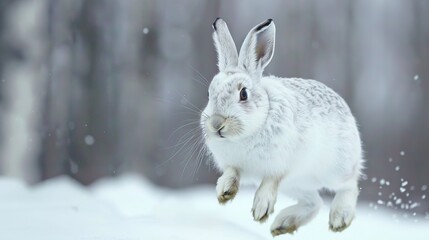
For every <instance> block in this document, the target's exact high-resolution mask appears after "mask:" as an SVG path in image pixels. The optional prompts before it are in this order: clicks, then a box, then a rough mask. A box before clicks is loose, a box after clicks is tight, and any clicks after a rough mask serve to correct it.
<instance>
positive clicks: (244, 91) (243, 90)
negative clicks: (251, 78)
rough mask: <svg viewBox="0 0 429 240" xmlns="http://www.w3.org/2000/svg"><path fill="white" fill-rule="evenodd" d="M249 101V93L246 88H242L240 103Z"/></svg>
mask: <svg viewBox="0 0 429 240" xmlns="http://www.w3.org/2000/svg"><path fill="white" fill-rule="evenodd" d="M246 100H247V91H246V88H242V89H241V91H240V101H246Z"/></svg>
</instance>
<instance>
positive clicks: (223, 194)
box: [216, 173, 239, 204]
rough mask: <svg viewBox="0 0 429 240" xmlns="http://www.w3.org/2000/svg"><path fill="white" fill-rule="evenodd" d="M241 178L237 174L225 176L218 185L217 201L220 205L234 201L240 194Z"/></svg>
mask: <svg viewBox="0 0 429 240" xmlns="http://www.w3.org/2000/svg"><path fill="white" fill-rule="evenodd" d="M238 185H239V178H238V176H237V175H235V174H227V173H225V174H223V175H222V176H221V177H220V178H219V179H218V180H217V185H216V192H217V200H218V201H219V203H220V204H225V203H226V202H228V201H230V200H232V199H234V197H235V195H236V194H237V192H238Z"/></svg>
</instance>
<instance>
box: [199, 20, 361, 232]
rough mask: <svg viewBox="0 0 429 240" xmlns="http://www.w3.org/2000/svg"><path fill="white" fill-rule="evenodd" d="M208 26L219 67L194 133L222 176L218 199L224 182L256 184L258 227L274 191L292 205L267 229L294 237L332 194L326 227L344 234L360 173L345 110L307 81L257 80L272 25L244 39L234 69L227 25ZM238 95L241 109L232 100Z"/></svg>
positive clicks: (353, 129)
mask: <svg viewBox="0 0 429 240" xmlns="http://www.w3.org/2000/svg"><path fill="white" fill-rule="evenodd" d="M214 26H216V27H214V28H215V34H214V35H213V37H214V39H215V45H216V49H217V52H218V55H219V59H224V60H222V61H223V62H222V63H219V69H220V72H219V73H218V74H217V75H216V76H215V77H214V78H213V81H212V82H211V84H210V87H209V102H208V104H207V107H206V108H205V109H204V111H203V114H202V117H201V126H202V128H203V131H204V133H205V143H206V145H207V147H208V149H209V150H210V152H211V154H212V156H213V159H214V162H215V164H216V166H217V167H218V168H219V169H220V170H221V171H222V172H224V171H225V174H226V175H224V176H222V177H221V178H220V179H219V181H218V186H217V190H218V197H219V195H222V193H223V192H225V191H228V188H229V187H230V185H231V184H230V183H231V181H230V179H231V178H235V179H239V180H240V181H241V182H243V181H244V182H253V183H259V182H261V181H262V182H261V184H260V187H259V188H258V191H257V192H256V194H255V199H254V204H253V208H252V210H253V211H252V213H253V217H254V219H255V220H257V221H263V220H265V218H266V216H265V215H267V216H268V214H270V213H272V212H273V209H274V204H275V202H276V196H277V191H278V189H279V190H281V191H282V192H284V193H286V194H288V195H289V196H291V197H293V198H295V199H296V200H298V203H297V205H294V206H291V207H288V208H285V209H284V210H282V211H281V212H280V214H279V215H278V216H277V218H276V219H275V221H274V223H273V225H272V227H271V230H272V234H273V235H278V234H282V233H289V232H293V231H294V230H295V229H296V228H298V227H300V226H302V225H304V224H306V223H307V222H309V221H310V220H311V219H312V218H313V217H314V216H315V215H316V214H317V212H318V210H319V208H320V206H321V205H322V204H321V202H322V200H321V198H320V196H319V194H318V190H320V189H322V188H325V189H329V190H332V191H337V194H336V196H335V199H334V201H333V204H332V207H331V214H330V227H331V230H333V231H341V230H343V229H344V228H345V227H347V226H349V225H350V223H351V220H352V219H353V218H354V211H355V210H354V209H355V206H356V199H357V196H358V188H357V184H358V180H359V178H360V175H361V169H362V165H363V157H362V148H361V141H360V136H359V132H358V129H357V126H356V122H355V119H354V117H353V115H352V114H351V112H350V109H349V108H348V106H347V104H346V103H345V102H344V100H343V99H342V98H341V97H340V96H338V94H336V93H335V92H334V91H333V90H331V89H330V88H328V87H326V86H325V85H323V84H321V83H319V82H316V81H313V80H304V79H295V78H292V79H290V78H277V77H274V76H268V77H263V76H262V72H263V69H264V68H265V66H267V65H268V63H269V61H270V60H271V58H272V54H273V53H274V38H275V26H274V22H272V21H266V22H264V23H261V24H259V25H257V26H256V27H254V28H253V29H252V30H251V31H250V32H249V34H248V35H247V37H246V39H245V40H244V44H243V46H242V48H241V50H240V55H239V56H238V61H237V60H236V59H235V57H236V55H235V54H234V53H232V54H225V52H227V51H235V47H232V46H231V44H233V42H232V43H231V41H232V37H228V36H230V33H229V31H228V28H227V26H226V23H225V22H224V21H223V20H221V19H220V20H217V21H216V22H215V23H214ZM258 29H259V30H258ZM217 36H223V37H222V38H218V37H217ZM223 46H225V47H223ZM234 46H235V45H234ZM229 57H232V58H233V59H229V60H228V58H229ZM225 59H226V60H225ZM225 63H228V64H225ZM243 87H245V88H246V91H247V93H248V99H247V100H246V101H240V97H239V96H240V95H239V94H240V91H241V89H242V88H243ZM219 119H221V120H219ZM219 121H223V122H222V123H221V124H220V123H219ZM214 124H216V126H214ZM234 194H235V192H234Z"/></svg>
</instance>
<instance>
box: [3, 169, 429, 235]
mask: <svg viewBox="0 0 429 240" xmlns="http://www.w3.org/2000/svg"><path fill="white" fill-rule="evenodd" d="M0 189H1V190H0V202H1V204H0V212H1V214H0V236H1V237H0V238H1V239H6V240H7V239H35V240H38V239H43V240H49V239H52V240H53V239H55V240H57V239H60V240H62V239H66V240H68V239H84V240H86V239H88V240H89V239H91V240H92V239H96V240H97V239H100V240H101V239H103V240H110V239H112V240H125V239H127V240H128V239H130V240H133V239H149V240H152V239H154V240H157V239H190V240H192V239H216V240H219V239H272V237H271V235H270V232H269V227H270V223H271V222H272V220H273V217H270V219H269V220H268V222H267V223H265V224H259V223H256V222H254V221H253V220H252V217H251V214H250V208H251V206H252V200H253V194H254V191H255V190H254V189H251V188H244V189H241V190H240V192H239V193H238V196H237V197H236V199H235V200H234V201H233V202H232V203H230V204H226V205H225V206H220V205H219V204H218V203H217V200H216V197H215V190H214V187H213V186H202V187H194V188H189V189H186V190H170V189H164V188H159V187H155V186H154V185H152V184H150V183H149V182H148V181H146V180H145V179H143V178H141V177H138V176H135V175H124V176H120V177H116V178H110V179H103V180H100V181H98V182H96V183H95V184H93V185H91V186H90V187H87V188H85V187H83V186H81V185H80V184H78V183H77V182H75V181H74V180H72V179H70V178H68V177H57V178H54V179H51V180H48V181H45V182H43V183H41V184H39V185H36V186H31V187H30V186H27V185H25V184H23V183H22V182H21V181H18V180H13V179H8V178H0ZM326 202H329V201H326ZM378 203H379V204H380V202H378ZM383 203H384V202H383ZM289 204H292V202H291V201H290V200H288V199H287V198H285V197H284V196H279V199H278V201H277V209H276V210H277V211H276V212H275V213H274V214H277V213H278V210H279V209H280V208H281V207H284V206H287V205H289ZM373 206H374V205H373ZM376 207H377V206H375V207H373V208H372V209H371V208H368V207H367V204H360V205H359V207H358V210H357V217H356V219H355V220H354V222H353V224H352V225H351V226H350V228H349V229H347V230H345V231H344V232H342V233H332V232H330V231H329V230H328V216H329V208H328V205H326V206H324V207H323V209H322V210H321V212H320V213H319V215H318V216H317V217H316V218H315V219H314V220H313V221H312V222H310V223H309V224H308V225H307V226H304V227H302V228H301V229H299V230H298V232H297V233H295V234H294V236H281V237H278V239H286V238H288V239H351V240H353V239H401V240H402V239H413V240H414V239H416V240H419V239H428V233H429V230H428V229H429V219H427V218H426V219H425V218H422V217H421V216H420V217H419V215H418V214H414V212H413V213H412V214H411V212H410V213H409V214H406V215H405V214H403V213H404V212H399V211H396V212H394V211H388V210H386V209H383V206H380V208H376ZM375 209H378V210H375ZM401 216H403V217H401Z"/></svg>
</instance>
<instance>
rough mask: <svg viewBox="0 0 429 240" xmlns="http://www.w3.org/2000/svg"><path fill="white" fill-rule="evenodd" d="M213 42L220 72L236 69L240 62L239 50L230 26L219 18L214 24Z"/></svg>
mask: <svg viewBox="0 0 429 240" xmlns="http://www.w3.org/2000/svg"><path fill="white" fill-rule="evenodd" d="M213 30H214V32H213V40H214V45H215V47H216V51H217V57H218V66H219V71H220V72H222V71H224V70H225V69H226V68H227V67H236V66H237V62H238V53H237V48H236V47H235V43H234V40H233V39H232V36H231V33H229V30H228V26H227V25H226V23H225V21H223V20H222V19H221V18H217V19H216V20H215V21H214V23H213Z"/></svg>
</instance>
